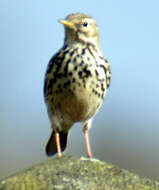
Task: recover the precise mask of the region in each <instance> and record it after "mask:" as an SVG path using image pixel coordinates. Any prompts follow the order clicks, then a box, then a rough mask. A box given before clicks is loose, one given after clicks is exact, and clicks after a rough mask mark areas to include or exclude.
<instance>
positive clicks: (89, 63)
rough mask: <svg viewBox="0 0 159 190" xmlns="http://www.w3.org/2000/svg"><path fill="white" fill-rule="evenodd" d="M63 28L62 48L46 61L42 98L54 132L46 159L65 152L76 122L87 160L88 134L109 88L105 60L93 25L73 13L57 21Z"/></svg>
mask: <svg viewBox="0 0 159 190" xmlns="http://www.w3.org/2000/svg"><path fill="white" fill-rule="evenodd" d="M60 23H62V24H63V25H64V27H65V39H64V45H63V47H62V48H61V49H60V50H59V51H58V52H57V53H56V54H55V55H54V56H53V57H52V58H51V60H50V61H49V64H48V67H47V71H46V75H45V84H44V97H45V103H46V106H47V111H48V115H49V118H50V121H51V126H52V128H53V130H52V133H51V136H50V138H49V141H48V143H47V145H46V153H47V155H48V156H51V155H54V154H56V153H58V156H59V157H60V156H61V151H64V150H65V148H66V145H67V136H68V132H69V130H70V128H71V126H72V125H73V124H74V123H75V122H79V121H81V122H82V123H83V133H84V137H85V141H86V147H87V154H88V157H92V154H91V148H90V143H89V134H88V130H89V128H90V127H91V121H92V118H93V117H94V115H95V113H96V112H97V111H98V109H99V108H100V106H101V104H102V102H103V98H104V96H105V94H106V91H107V89H108V87H109V85H110V79H111V73H110V66H109V63H108V61H107V59H106V58H105V57H104V56H103V54H102V53H101V51H100V48H99V33H98V27H97V24H96V22H95V21H94V19H93V18H91V17H90V16H88V15H86V14H82V13H75V14H70V15H68V16H67V17H66V18H65V19H64V20H60Z"/></svg>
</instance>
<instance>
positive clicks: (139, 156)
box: [0, 0, 159, 179]
mask: <svg viewBox="0 0 159 190" xmlns="http://www.w3.org/2000/svg"><path fill="white" fill-rule="evenodd" d="M158 7H159V1H157V0H151V1H150V0H149V1H148V0H140V1H137V0H134V1H126V0H120V1H115V0H111V1H108V0H107V1H106V0H103V1H96V0H94V1H93V0H88V1H86V0H80V1H73V0H70V1H63V2H61V1H57V0H54V1H53V0H52V1H51V0H47V1H43V0H34V1H32V0H27V1H26V0H25V1H24V0H12V1H9V0H1V1H0V58H1V62H0V65H1V69H0V86H1V92H0V105H1V106H0V151H1V154H0V178H1V177H3V176H6V175H9V174H11V173H13V172H15V171H17V170H19V169H21V168H23V167H26V166H29V165H32V164H34V163H38V162H39V161H42V160H44V159H47V157H46V156H45V152H44V146H45V143H46V141H47V139H48V137H49V132H50V123H49V120H48V117H47V113H46V108H45V105H44V101H43V93H42V90H43V79H44V73H45V70H46V66H47V63H48V60H49V59H50V57H51V56H52V55H53V54H54V53H55V52H56V51H57V50H58V49H59V48H60V47H61V46H62V43H63V37H64V34H63V27H62V26H61V25H60V24H59V23H58V22H57V20H58V19H61V18H64V17H65V16H66V15H67V14H69V13H72V12H83V13H87V14H89V15H90V16H92V17H94V18H95V20H96V21H97V23H98V26H99V30H100V45H101V49H102V52H103V54H104V55H105V56H106V57H107V58H108V59H109V61H110V62H111V68H112V83H111V87H110V90H109V92H108V94H107V97H106V98H105V101H104V105H103V106H102V108H101V110H100V112H99V113H98V114H97V116H96V117H95V119H94V122H93V126H92V129H91V132H90V134H91V135H90V136H91V137H90V138H91V144H92V149H93V153H94V156H95V157H97V158H99V159H102V160H105V161H108V162H111V163H113V164H116V165H118V166H120V167H124V168H126V169H130V170H131V171H133V172H137V173H139V174H141V175H142V176H148V177H152V178H156V179H159V169H158V168H159V167H158V166H159V148H158V147H159V116H158V115H159V101H158V99H159V21H158V20H159V11H158ZM83 140H84V139H83V136H82V128H81V127H80V125H79V124H78V125H75V126H74V127H73V128H72V130H71V135H70V139H69V144H68V149H67V151H66V153H69V154H76V155H85V144H84V141H83Z"/></svg>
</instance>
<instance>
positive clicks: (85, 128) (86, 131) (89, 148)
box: [83, 126, 92, 158]
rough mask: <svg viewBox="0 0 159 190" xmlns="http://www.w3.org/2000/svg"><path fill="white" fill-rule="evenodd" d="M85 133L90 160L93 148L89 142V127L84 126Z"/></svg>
mask: <svg viewBox="0 0 159 190" xmlns="http://www.w3.org/2000/svg"><path fill="white" fill-rule="evenodd" d="M83 133H84V138H85V142H86V148H87V155H88V158H92V153H91V147H90V142H89V134H88V127H87V126H84V128H83Z"/></svg>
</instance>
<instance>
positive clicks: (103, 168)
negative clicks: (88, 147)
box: [0, 155, 159, 190]
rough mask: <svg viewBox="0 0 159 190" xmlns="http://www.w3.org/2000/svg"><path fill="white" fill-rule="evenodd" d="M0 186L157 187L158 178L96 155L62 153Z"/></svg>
mask: <svg viewBox="0 0 159 190" xmlns="http://www.w3.org/2000/svg"><path fill="white" fill-rule="evenodd" d="M0 190H159V182H156V181H153V180H150V179H147V178H141V177H139V176H138V175H135V174H133V173H131V172H129V171H127V170H124V169H120V168H118V167H117V166H114V165H112V164H109V163H106V162H103V161H100V160H97V159H88V158H84V157H81V158H79V157H75V156H69V155H64V156H62V157H61V158H58V157H53V158H51V159H48V160H46V161H44V162H42V163H40V164H37V165H35V166H32V167H29V168H27V169H24V170H23V171H21V172H18V173H15V174H14V175H12V176H10V177H7V178H5V179H3V180H1V181H0Z"/></svg>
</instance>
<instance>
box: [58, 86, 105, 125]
mask: <svg viewBox="0 0 159 190" xmlns="http://www.w3.org/2000/svg"><path fill="white" fill-rule="evenodd" d="M59 98H60V101H59V105H60V112H61V113H62V115H63V116H65V117H67V118H68V119H70V120H72V122H76V121H85V120H88V119H89V118H91V117H92V116H93V115H94V114H95V113H96V112H97V110H98V109H99V107H100V105H101V103H102V100H103V99H102V97H101V96H100V94H99V93H98V94H97V93H95V92H93V89H91V88H84V87H79V88H76V89H74V90H71V89H69V90H65V91H64V92H63V93H62V94H61V95H60V96H59Z"/></svg>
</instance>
